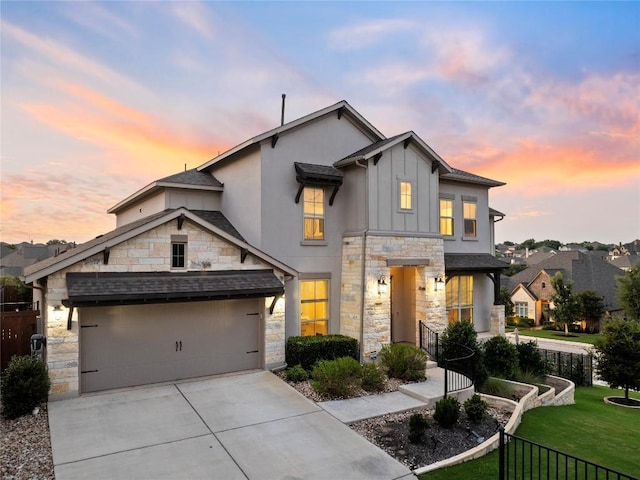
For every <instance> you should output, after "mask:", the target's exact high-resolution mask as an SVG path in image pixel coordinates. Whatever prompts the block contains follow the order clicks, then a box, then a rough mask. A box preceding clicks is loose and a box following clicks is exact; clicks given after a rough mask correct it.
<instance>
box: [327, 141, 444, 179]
mask: <svg viewBox="0 0 640 480" xmlns="http://www.w3.org/2000/svg"><path fill="white" fill-rule="evenodd" d="M404 142H406V143H405V148H406V146H408V145H409V143H414V144H415V145H417V146H418V148H419V149H420V150H422V151H423V152H424V153H425V154H426V156H427V157H429V159H431V161H432V162H433V163H434V164H436V165H437V168H438V169H439V170H440V172H441V173H448V172H451V171H452V170H453V169H452V168H451V167H450V166H449V165H448V164H447V162H445V161H444V159H443V158H442V157H441V156H440V155H438V154H437V153H436V152H435V151H434V150H433V149H432V148H431V147H430V146H429V145H427V143H426V142H425V141H424V140H422V139H421V138H420V137H419V136H418V135H416V133H415V132H412V131H409V132H405V133H401V134H400V135H396V136H394V137H391V138H386V139H384V140H380V141H378V142H374V143H372V144H371V145H369V146H366V147H364V148H362V149H360V150H358V151H357V152H354V153H352V154H351V155H348V156H346V157H344V158H342V159H340V160H338V161H337V162H335V163H334V164H333V166H334V167H338V168H339V167H345V166H347V165H353V164H354V163H356V162H358V161H360V160H369V159H371V158H375V157H376V155H379V154H381V153H383V152H384V151H385V150H389V149H390V148H393V147H395V146H396V145H398V144H399V143H404Z"/></svg>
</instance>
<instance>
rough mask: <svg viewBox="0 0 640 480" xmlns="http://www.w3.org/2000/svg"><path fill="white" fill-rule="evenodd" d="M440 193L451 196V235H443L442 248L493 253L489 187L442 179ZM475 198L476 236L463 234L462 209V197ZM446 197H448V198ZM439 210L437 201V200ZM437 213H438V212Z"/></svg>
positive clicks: (450, 251)
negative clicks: (452, 224) (452, 233)
mask: <svg viewBox="0 0 640 480" xmlns="http://www.w3.org/2000/svg"><path fill="white" fill-rule="evenodd" d="M440 194H444V195H448V196H449V197H450V196H453V223H454V227H453V232H454V235H453V236H447V237H445V244H444V249H445V252H446V253H490V254H492V255H493V254H494V250H495V247H494V244H493V243H492V241H491V238H492V237H491V233H492V229H493V225H492V224H490V219H489V189H488V188H487V187H483V186H481V185H477V186H476V185H469V184H461V183H457V182H456V183H452V182H449V181H442V182H441V183H440ZM463 196H464V197H475V198H476V205H477V210H476V215H477V217H476V233H477V234H476V236H475V237H465V236H464V215H463V211H462V202H463V200H462V197H463ZM449 197H448V198H449ZM438 210H439V201H438ZM438 215H439V213H438Z"/></svg>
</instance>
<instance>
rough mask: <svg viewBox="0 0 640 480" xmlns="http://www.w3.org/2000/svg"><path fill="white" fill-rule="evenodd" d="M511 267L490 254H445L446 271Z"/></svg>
mask: <svg viewBox="0 0 640 480" xmlns="http://www.w3.org/2000/svg"><path fill="white" fill-rule="evenodd" d="M508 266H509V265H508V264H507V263H505V262H503V261H502V260H499V259H497V258H496V257H494V256H493V255H491V254H490V253H445V254H444V268H445V270H446V271H461V270H469V271H471V270H496V269H500V268H507V267H508Z"/></svg>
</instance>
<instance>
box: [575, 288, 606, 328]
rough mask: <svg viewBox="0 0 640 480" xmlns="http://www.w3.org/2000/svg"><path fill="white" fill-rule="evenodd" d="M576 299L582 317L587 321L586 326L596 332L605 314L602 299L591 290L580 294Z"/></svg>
mask: <svg viewBox="0 0 640 480" xmlns="http://www.w3.org/2000/svg"><path fill="white" fill-rule="evenodd" d="M577 297H578V303H579V304H580V310H581V311H582V317H583V318H584V319H585V320H586V321H587V325H589V326H591V327H593V328H594V329H596V330H597V329H598V326H599V325H600V319H602V316H603V315H604V312H605V308H604V298H603V297H602V295H600V294H598V293H597V292H594V291H593V290H585V291H583V292H580V293H579V294H578V295H577Z"/></svg>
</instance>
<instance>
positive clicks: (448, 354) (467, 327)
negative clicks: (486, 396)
mask: <svg viewBox="0 0 640 480" xmlns="http://www.w3.org/2000/svg"><path fill="white" fill-rule="evenodd" d="M440 338H441V340H442V343H441V345H442V354H443V356H444V358H447V359H454V358H459V357H464V356H465V355H467V354H468V353H469V352H468V350H466V349H464V348H461V347H460V345H463V347H467V348H470V349H471V350H473V352H474V354H475V355H474V358H473V381H474V383H475V386H476V388H480V386H481V385H482V384H483V383H484V382H485V381H486V380H487V378H488V377H489V373H488V372H487V369H486V367H485V365H484V351H483V350H482V347H481V346H480V343H479V342H478V333H477V332H476V331H475V329H474V328H473V324H472V323H471V322H466V321H461V322H454V323H451V324H449V326H447V328H445V330H444V332H443V333H442V336H441V337H440Z"/></svg>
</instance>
